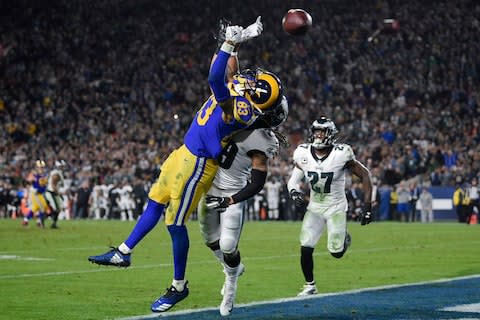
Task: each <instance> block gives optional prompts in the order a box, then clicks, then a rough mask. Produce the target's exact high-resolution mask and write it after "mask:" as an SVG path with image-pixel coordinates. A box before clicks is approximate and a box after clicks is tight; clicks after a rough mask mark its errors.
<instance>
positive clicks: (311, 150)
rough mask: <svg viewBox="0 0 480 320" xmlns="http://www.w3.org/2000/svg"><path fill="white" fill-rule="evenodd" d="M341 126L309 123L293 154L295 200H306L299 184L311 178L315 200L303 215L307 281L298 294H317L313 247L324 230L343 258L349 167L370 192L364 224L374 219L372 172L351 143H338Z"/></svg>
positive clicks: (303, 260) (302, 260)
mask: <svg viewBox="0 0 480 320" xmlns="http://www.w3.org/2000/svg"><path fill="white" fill-rule="evenodd" d="M336 134H337V128H336V126H335V124H334V123H333V121H332V120H330V119H328V118H325V117H321V118H320V119H318V120H315V121H314V122H313V123H312V125H311V127H310V143H306V144H301V145H299V146H298V147H297V149H296V150H295V152H294V153H293V162H294V164H295V167H294V169H293V172H292V175H291V177H290V180H289V181H288V185H287V186H288V190H289V192H290V196H291V198H292V200H293V201H294V202H295V203H296V205H298V206H301V205H303V204H304V201H305V198H304V195H303V193H301V191H300V189H299V183H300V181H301V180H302V179H303V178H304V177H306V179H307V180H308V181H307V183H308V185H309V187H310V202H309V204H308V207H307V212H306V213H305V216H304V218H303V223H302V228H301V233H300V244H301V251H300V253H301V258H300V263H301V267H302V272H303V275H304V277H305V281H306V283H305V285H304V286H303V290H302V291H301V292H300V293H299V294H298V295H299V296H305V295H311V294H315V293H317V287H316V285H315V280H314V277H313V250H314V248H315V246H316V244H317V242H318V240H319V239H320V236H321V235H322V234H323V231H324V229H325V228H327V232H328V240H327V249H328V251H329V252H330V254H331V255H332V256H333V257H335V258H341V257H342V256H343V255H344V253H345V252H346V251H347V248H348V246H349V245H350V242H351V238H350V235H349V234H348V232H347V215H346V212H347V207H348V203H347V198H346V195H345V169H348V170H350V171H351V172H352V173H353V174H354V175H356V176H358V177H360V178H361V179H362V183H363V191H364V194H365V198H364V203H365V207H364V210H363V212H362V214H361V224H362V225H365V224H368V223H370V222H371V220H372V217H371V206H372V205H371V199H372V182H371V178H370V171H369V170H368V169H367V168H366V167H365V166H364V165H363V164H362V163H360V162H359V161H358V160H356V159H355V155H354V153H353V151H352V148H351V147H350V146H349V145H347V144H336V143H335V141H336V137H335V136H336Z"/></svg>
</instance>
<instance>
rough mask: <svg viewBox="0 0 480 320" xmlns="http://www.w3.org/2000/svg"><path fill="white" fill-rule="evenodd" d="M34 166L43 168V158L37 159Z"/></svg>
mask: <svg viewBox="0 0 480 320" xmlns="http://www.w3.org/2000/svg"><path fill="white" fill-rule="evenodd" d="M35 167H36V168H37V169H43V168H45V161H43V160H37V161H35Z"/></svg>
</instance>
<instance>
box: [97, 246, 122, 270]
mask: <svg viewBox="0 0 480 320" xmlns="http://www.w3.org/2000/svg"><path fill="white" fill-rule="evenodd" d="M88 261H90V262H92V263H96V264H100V265H104V266H116V267H128V266H129V265H130V253H129V254H124V253H121V252H120V251H119V250H118V248H114V247H112V250H110V251H108V252H106V253H104V254H101V255H98V256H90V257H88Z"/></svg>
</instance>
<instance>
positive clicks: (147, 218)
mask: <svg viewBox="0 0 480 320" xmlns="http://www.w3.org/2000/svg"><path fill="white" fill-rule="evenodd" d="M163 209H165V205H163V204H160V203H158V202H155V201H153V200H152V199H148V203H147V208H145V211H143V213H142V215H141V216H140V219H138V221H137V224H136V225H135V227H134V228H133V230H132V232H131V233H130V235H129V236H128V239H127V240H126V241H125V244H126V245H127V246H128V247H129V248H130V249H133V248H134V247H135V246H136V245H137V243H139V242H140V241H141V240H142V239H143V237H145V236H146V235H147V233H149V232H150V230H152V229H153V227H155V226H156V225H157V223H158V220H160V217H161V216H162V214H163Z"/></svg>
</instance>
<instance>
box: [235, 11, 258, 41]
mask: <svg viewBox="0 0 480 320" xmlns="http://www.w3.org/2000/svg"><path fill="white" fill-rule="evenodd" d="M261 20H262V17H261V16H258V18H257V20H256V21H255V22H254V23H252V24H251V25H249V26H248V27H246V28H245V29H243V31H242V38H241V41H240V42H245V41H247V40H249V39H252V38H255V37H258V36H259V35H260V34H261V33H262V31H263V24H262V21H261Z"/></svg>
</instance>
